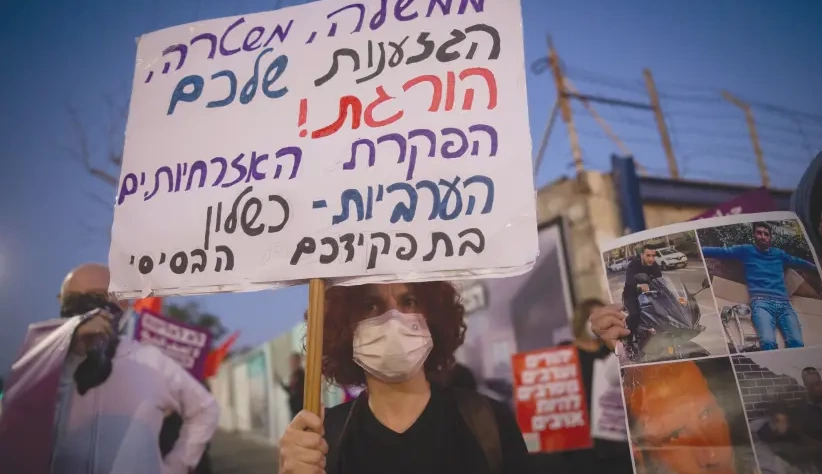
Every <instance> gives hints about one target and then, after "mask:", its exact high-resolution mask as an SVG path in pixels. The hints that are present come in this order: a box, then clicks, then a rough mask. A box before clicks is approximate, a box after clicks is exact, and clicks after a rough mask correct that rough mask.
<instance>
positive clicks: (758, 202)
mask: <svg viewBox="0 0 822 474" xmlns="http://www.w3.org/2000/svg"><path fill="white" fill-rule="evenodd" d="M776 210H777V208H776V203H775V202H774V200H773V198H772V197H771V192H770V190H768V188H757V189H755V190H753V191H748V192H747V193H744V194H742V195H741V196H737V197H736V198H734V199H731V200H730V201H728V202H724V203H722V204H720V205H718V206H716V207H715V208H713V209H711V210H710V211H705V212H703V213H702V214H700V215H698V216H696V217H694V218H693V219H691V220H697V219H708V218H711V217H722V216H735V215H739V214H754V213H757V212H771V211H776Z"/></svg>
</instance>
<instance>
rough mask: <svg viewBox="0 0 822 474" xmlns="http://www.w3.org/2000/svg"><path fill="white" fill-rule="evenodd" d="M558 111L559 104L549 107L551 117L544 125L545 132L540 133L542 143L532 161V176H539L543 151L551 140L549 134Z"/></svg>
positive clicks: (555, 103)
mask: <svg viewBox="0 0 822 474" xmlns="http://www.w3.org/2000/svg"><path fill="white" fill-rule="evenodd" d="M558 111H559V102H556V101H555V102H554V106H553V107H551V115H549V116H548V123H547V124H546V125H545V132H543V133H542V141H541V142H540V144H539V151H537V157H536V160H534V176H537V175H538V174H539V167H540V165H541V164H542V158H543V157H544V156H545V149H546V148H548V139H549V138H551V132H552V131H553V130H554V123H555V122H556V121H557V112H558Z"/></svg>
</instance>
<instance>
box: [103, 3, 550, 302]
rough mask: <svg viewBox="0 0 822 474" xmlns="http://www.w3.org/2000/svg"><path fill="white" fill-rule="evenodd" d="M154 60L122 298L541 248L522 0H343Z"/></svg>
mask: <svg viewBox="0 0 822 474" xmlns="http://www.w3.org/2000/svg"><path fill="white" fill-rule="evenodd" d="M137 58H138V59H137V64H136V72H135V77H134V84H133V92H132V99H131V107H130V114H129V121H128V126H127V131H126V142H125V153H124V159H123V167H122V174H121V177H120V183H119V189H118V194H117V198H116V205H115V214H114V225H113V229H112V245H111V251H110V255H109V260H110V266H111V269H112V283H111V289H112V290H113V291H116V292H118V293H120V294H121V295H123V296H135V295H139V294H142V293H147V292H149V291H154V293H155V294H157V295H164V294H183V293H197V292H208V291H239V290H247V289H253V288H257V287H272V286H276V285H280V284H290V283H293V282H297V281H304V280H306V279H309V278H330V279H333V281H334V282H338V283H339V282H344V283H362V282H366V281H383V282H385V281H392V280H394V281H395V280H398V279H402V280H430V279H439V278H451V279H458V278H472V277H478V276H502V275H513V274H518V273H522V272H524V271H527V270H528V269H529V268H530V266H531V265H532V263H533V261H534V260H535V258H536V255H537V252H538V251H537V234H536V212H535V202H534V187H533V177H532V168H531V162H530V157H531V139H530V135H529V127H528V118H527V117H528V109H527V103H526V89H525V68H524V54H523V38H522V18H521V7H520V2H519V1H516V0H513V1H484V0H453V1H452V0H388V1H386V0H382V1H381V0H364V1H361V2H359V3H353V2H349V1H347V0H326V1H322V2H317V3H313V4H310V5H304V6H298V7H293V8H286V9H282V10H278V11H275V12H269V13H259V14H253V15H246V16H243V17H231V18H222V19H216V20H209V21H202V22H198V23H193V24H189V25H183V26H178V27H174V28H169V29H166V30H161V31H158V32H154V33H151V34H148V35H145V36H143V37H142V38H141V39H140V41H139V44H138V51H137Z"/></svg>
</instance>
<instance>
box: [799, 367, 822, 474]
mask: <svg viewBox="0 0 822 474" xmlns="http://www.w3.org/2000/svg"><path fill="white" fill-rule="evenodd" d="M802 384H803V385H804V386H805V393H806V394H807V398H806V400H805V402H804V403H802V404H801V405H800V406H799V408H798V410H797V414H796V415H797V416H796V419H797V420H800V421H801V422H802V431H804V432H805V434H807V435H808V436H810V437H811V438H813V439H815V440H817V441H822V375H820V374H819V370H817V369H816V368H814V367H805V368H804V369H802ZM820 468H822V466H820Z"/></svg>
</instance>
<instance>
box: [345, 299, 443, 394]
mask: <svg viewBox="0 0 822 474" xmlns="http://www.w3.org/2000/svg"><path fill="white" fill-rule="evenodd" d="M432 347H434V342H433V341H432V340H431V332H430V331H429V330H428V325H427V324H426V323H425V318H424V317H423V316H422V315H421V314H405V313H401V312H399V311H397V310H395V309H392V310H390V311H388V312H386V313H384V314H382V315H380V316H377V317H374V318H370V319H366V320H364V321H361V322H360V323H359V324H357V328H356V330H355V331H354V362H356V363H357V365H359V366H360V367H362V368H363V369H364V370H365V371H366V372H368V373H369V374H371V375H373V376H374V377H376V378H377V379H378V380H381V381H383V382H386V383H397V382H405V381H406V380H408V379H409V378H411V376H412V375H414V374H415V373H416V372H417V371H418V370H420V368H422V366H423V364H425V359H426V358H428V354H429V353H430V352H431V348H432Z"/></svg>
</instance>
